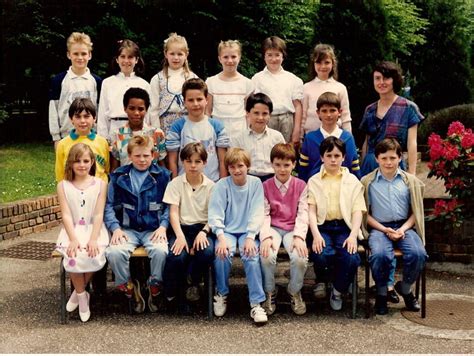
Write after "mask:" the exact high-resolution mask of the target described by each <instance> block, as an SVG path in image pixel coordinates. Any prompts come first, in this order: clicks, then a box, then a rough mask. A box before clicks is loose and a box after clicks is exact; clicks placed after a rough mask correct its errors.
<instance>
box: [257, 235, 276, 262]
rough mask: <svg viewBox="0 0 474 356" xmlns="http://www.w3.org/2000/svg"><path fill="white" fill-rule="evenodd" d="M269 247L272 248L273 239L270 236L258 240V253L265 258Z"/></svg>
mask: <svg viewBox="0 0 474 356" xmlns="http://www.w3.org/2000/svg"><path fill="white" fill-rule="evenodd" d="M270 249H274V248H273V239H272V237H271V236H268V237H265V238H264V239H263V241H261V242H260V254H261V255H262V257H263V258H267V257H268V254H269V253H270Z"/></svg>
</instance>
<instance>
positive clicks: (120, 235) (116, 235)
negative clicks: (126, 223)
mask: <svg viewBox="0 0 474 356" xmlns="http://www.w3.org/2000/svg"><path fill="white" fill-rule="evenodd" d="M125 241H128V236H127V235H126V234H125V233H124V232H123V231H122V229H117V230H115V231H114V232H113V234H112V238H111V239H110V244H111V245H119V244H121V243H123V242H125Z"/></svg>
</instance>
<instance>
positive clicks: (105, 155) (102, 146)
mask: <svg viewBox="0 0 474 356" xmlns="http://www.w3.org/2000/svg"><path fill="white" fill-rule="evenodd" d="M68 114H69V118H70V119H71V123H72V126H73V127H74V128H73V129H72V130H71V131H70V132H69V135H68V136H66V137H64V138H63V139H62V140H61V141H59V142H58V144H57V146H56V163H55V167H54V171H55V174H56V181H58V182H59V181H61V180H63V179H64V168H65V166H66V160H67V156H68V154H69V150H70V149H71V147H72V146H74V145H75V144H76V143H79V142H81V143H85V144H86V145H88V146H89V147H90V148H91V149H92V152H94V154H95V160H96V165H97V167H96V172H95V175H96V177H98V178H101V179H103V180H104V181H105V182H107V181H108V178H107V174H108V173H109V165H110V163H109V144H108V143H107V140H106V139H105V138H103V137H102V136H99V135H97V134H96V132H95V130H94V129H93V126H94V123H95V118H96V110H95V105H94V103H93V102H92V101H91V99H89V98H77V99H75V100H74V101H73V102H72V104H71V106H70V107H69V111H68Z"/></svg>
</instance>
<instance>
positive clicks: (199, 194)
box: [163, 173, 214, 225]
mask: <svg viewBox="0 0 474 356" xmlns="http://www.w3.org/2000/svg"><path fill="white" fill-rule="evenodd" d="M201 176H202V183H201V185H200V186H199V187H197V188H195V189H193V187H192V186H191V184H189V182H188V181H187V179H186V173H184V174H182V175H180V176H177V177H176V178H174V179H173V180H172V181H171V182H170V183H168V186H167V188H166V192H165V196H164V198H163V201H164V202H165V203H167V204H170V205H177V206H178V207H179V222H180V224H182V225H193V224H207V210H208V206H209V199H210V197H211V191H212V188H213V187H214V182H213V181H212V180H210V179H209V178H207V177H206V176H205V175H204V174H202V175H201Z"/></svg>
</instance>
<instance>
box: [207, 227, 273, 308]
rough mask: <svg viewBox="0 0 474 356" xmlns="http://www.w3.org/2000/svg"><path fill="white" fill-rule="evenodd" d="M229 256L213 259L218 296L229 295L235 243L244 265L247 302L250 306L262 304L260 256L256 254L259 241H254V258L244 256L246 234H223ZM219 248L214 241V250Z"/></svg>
mask: <svg viewBox="0 0 474 356" xmlns="http://www.w3.org/2000/svg"><path fill="white" fill-rule="evenodd" d="M224 236H225V239H226V243H227V247H228V249H229V254H228V255H227V256H226V257H224V258H220V257H219V256H216V258H215V259H214V270H215V273H216V288H217V292H218V293H219V294H220V295H227V294H229V275H230V270H231V268H232V258H233V257H234V254H235V251H236V248H237V243H238V245H239V251H240V258H241V260H242V262H243V264H244V270H245V277H246V279H247V286H248V289H249V301H250V304H258V303H261V302H263V301H264V300H265V299H266V298H265V293H264V292H263V286H262V270H261V268H260V257H259V256H260V255H259V252H258V245H259V241H258V240H257V239H255V244H256V245H257V253H256V254H255V256H252V257H250V256H246V255H244V243H245V238H246V237H247V235H246V234H241V235H231V234H228V233H224ZM218 246H219V242H218V241H216V248H217V247H218Z"/></svg>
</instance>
